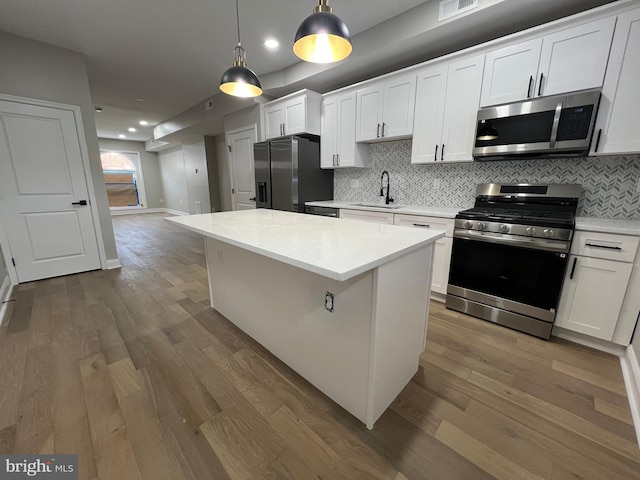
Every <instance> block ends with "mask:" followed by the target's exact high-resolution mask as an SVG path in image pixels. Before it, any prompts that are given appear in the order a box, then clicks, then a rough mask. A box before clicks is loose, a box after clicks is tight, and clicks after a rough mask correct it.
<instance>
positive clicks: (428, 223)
mask: <svg viewBox="0 0 640 480" xmlns="http://www.w3.org/2000/svg"><path fill="white" fill-rule="evenodd" d="M393 224H394V225H404V226H407V227H415V228H430V229H433V230H442V231H444V232H445V233H447V234H450V233H451V234H452V233H453V220H449V219H444V218H434V217H422V216H419V215H402V214H396V215H394V217H393ZM452 249H453V239H452V238H450V237H444V238H440V239H439V240H436V244H435V249H434V253H433V271H432V276H431V290H432V291H434V292H438V293H441V294H443V295H444V294H446V293H447V283H448V282H449V266H450V264H451V252H452Z"/></svg>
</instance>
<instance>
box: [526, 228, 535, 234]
mask: <svg viewBox="0 0 640 480" xmlns="http://www.w3.org/2000/svg"><path fill="white" fill-rule="evenodd" d="M525 232H527V235H535V234H536V229H535V228H533V227H527V229H526V230H525Z"/></svg>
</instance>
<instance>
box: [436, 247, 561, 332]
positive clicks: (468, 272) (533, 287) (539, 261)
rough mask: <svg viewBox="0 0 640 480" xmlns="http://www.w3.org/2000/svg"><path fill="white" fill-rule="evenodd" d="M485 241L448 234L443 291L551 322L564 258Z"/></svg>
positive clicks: (556, 253)
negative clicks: (448, 261) (447, 267)
mask: <svg viewBox="0 0 640 480" xmlns="http://www.w3.org/2000/svg"><path fill="white" fill-rule="evenodd" d="M488 240H489V241H487V240H484V239H481V240H475V239H469V238H456V237H455V235H454V239H453V254H452V257H451V269H450V273H449V286H448V289H447V293H449V294H452V295H456V296H458V297H463V298H467V299H470V300H473V301H476V302H479V303H482V304H485V305H490V306H493V307H497V308H501V309H504V310H509V311H512V312H516V313H519V314H522V315H526V316H528V317H533V318H537V319H539V320H543V321H546V322H553V321H554V319H555V312H556V308H557V307H558V301H559V298H560V290H561V288H562V282H563V279H564V273H565V269H566V266H567V260H568V258H567V254H566V253H561V252H557V251H556V252H554V251H548V250H540V249H536V248H528V247H523V246H521V245H514V246H512V245H508V244H503V243H493V242H492V241H491V240H490V239H488Z"/></svg>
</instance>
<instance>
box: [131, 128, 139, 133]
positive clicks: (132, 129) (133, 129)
mask: <svg viewBox="0 0 640 480" xmlns="http://www.w3.org/2000/svg"><path fill="white" fill-rule="evenodd" d="M129 131H130V132H131V133H133V132H137V130H136V129H135V128H133V127H129Z"/></svg>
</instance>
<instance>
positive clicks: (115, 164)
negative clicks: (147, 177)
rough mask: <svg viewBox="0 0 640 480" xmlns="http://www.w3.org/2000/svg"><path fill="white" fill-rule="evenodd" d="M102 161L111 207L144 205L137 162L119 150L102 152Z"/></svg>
mask: <svg viewBox="0 0 640 480" xmlns="http://www.w3.org/2000/svg"><path fill="white" fill-rule="evenodd" d="M100 161H101V162H102V173H103V174H104V182H105V184H106V186H107V197H108V198H109V207H111V208H122V207H143V206H144V205H143V204H142V203H141V200H140V191H139V190H138V172H137V170H136V165H135V163H134V162H133V161H132V160H131V159H130V158H128V157H127V156H126V155H123V154H122V153H118V152H102V153H101V154H100Z"/></svg>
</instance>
